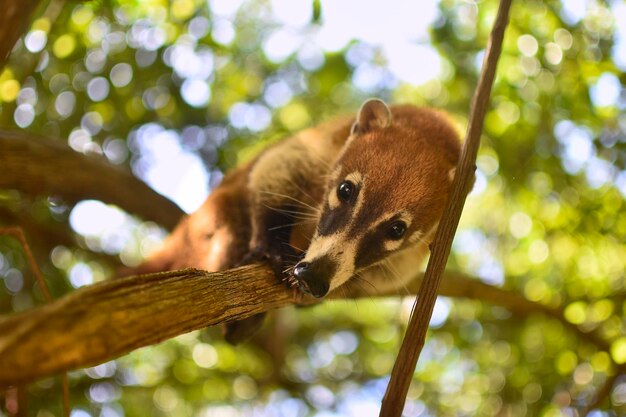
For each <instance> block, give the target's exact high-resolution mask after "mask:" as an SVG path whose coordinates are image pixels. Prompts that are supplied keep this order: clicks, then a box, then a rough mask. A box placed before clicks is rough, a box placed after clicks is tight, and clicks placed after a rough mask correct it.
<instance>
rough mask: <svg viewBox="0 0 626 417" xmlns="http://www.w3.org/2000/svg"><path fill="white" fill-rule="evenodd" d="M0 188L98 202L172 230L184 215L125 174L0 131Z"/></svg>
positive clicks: (54, 145)
mask: <svg viewBox="0 0 626 417" xmlns="http://www.w3.org/2000/svg"><path fill="white" fill-rule="evenodd" d="M0 166H2V175H0V188H13V189H17V190H19V191H21V192H23V193H25V194H30V195H51V194H55V195H60V196H62V197H63V198H64V199H65V200H67V201H70V202H74V201H78V200H82V199H92V198H93V199H97V200H102V201H104V202H107V203H112V204H115V205H117V206H119V207H121V208H123V209H124V210H126V211H128V212H129V213H133V214H137V215H139V216H141V217H142V218H145V219H149V220H153V221H155V222H157V223H159V224H160V225H162V226H164V227H166V228H168V229H172V228H173V227H174V226H175V225H176V224H177V223H178V221H179V220H180V218H181V217H182V215H183V211H182V210H181V209H180V208H179V207H178V206H176V205H175V204H174V203H172V202H171V201H170V200H168V199H167V198H165V197H163V196H162V195H160V194H159V193H157V192H155V191H154V190H152V189H151V188H150V187H148V186H147V185H146V184H145V183H143V182H142V181H141V180H139V179H138V178H136V177H135V176H133V175H132V174H131V173H130V172H129V171H128V170H126V169H123V168H121V167H118V166H115V165H113V164H110V163H108V162H106V161H105V160H104V159H103V158H99V157H95V156H88V155H83V154H81V153H78V152H75V151H74V150H72V149H71V148H69V147H68V146H65V145H64V144H62V143H61V142H60V141H54V140H50V139H46V138H42V137H34V136H33V135H31V134H29V133H25V132H19V131H7V130H0Z"/></svg>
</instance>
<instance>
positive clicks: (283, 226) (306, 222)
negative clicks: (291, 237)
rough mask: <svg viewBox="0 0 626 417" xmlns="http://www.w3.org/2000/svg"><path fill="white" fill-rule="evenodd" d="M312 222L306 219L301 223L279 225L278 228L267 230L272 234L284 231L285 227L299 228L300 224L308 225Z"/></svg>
mask: <svg viewBox="0 0 626 417" xmlns="http://www.w3.org/2000/svg"><path fill="white" fill-rule="evenodd" d="M313 222H314V220H312V219H308V220H305V221H301V222H295V223H289V224H281V225H280V226H274V227H270V228H268V229H267V230H268V231H270V232H273V231H274V230H280V229H284V228H286V227H292V226H300V225H302V224H308V223H313Z"/></svg>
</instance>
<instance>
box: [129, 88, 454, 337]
mask: <svg viewBox="0 0 626 417" xmlns="http://www.w3.org/2000/svg"><path fill="white" fill-rule="evenodd" d="M459 154H460V141H459V137H458V135H457V133H456V130H455V129H454V128H453V127H452V126H451V124H450V123H449V121H448V120H447V117H446V115H445V114H443V113H441V112H439V111H436V110H432V109H426V108H418V107H415V106H412V105H396V106H391V107H389V106H387V104H385V103H384V102H383V101H381V100H379V99H370V100H368V101H366V102H365V103H364V104H363V105H362V106H361V108H360V110H359V112H358V114H357V115H356V117H355V116H352V117H344V118H339V119H336V120H333V121H330V122H327V123H324V124H321V125H319V126H317V127H314V128H311V129H307V130H304V131H302V132H300V133H297V134H296V135H294V136H291V137H289V138H286V139H284V140H282V141H280V142H278V143H276V144H275V145H273V146H271V147H269V148H268V149H266V150H265V151H264V152H262V153H261V154H260V155H258V156H257V157H256V158H255V159H253V160H252V161H251V162H248V163H246V164H244V165H243V166H240V167H238V168H236V169H235V170H234V171H232V172H230V173H228V174H227V175H226V176H225V178H224V180H223V182H222V183H221V185H219V186H218V187H217V188H216V189H215V190H214V191H213V192H212V194H211V195H210V196H209V197H208V198H207V200H206V201H205V202H204V203H203V205H202V206H201V208H200V209H199V210H198V211H196V212H195V213H193V214H191V215H190V216H188V217H186V218H185V219H183V220H182V221H181V223H180V224H179V225H178V226H177V228H176V229H175V230H174V232H173V233H172V234H171V236H170V237H169V238H168V239H167V240H166V242H165V244H164V247H163V249H162V250H161V251H159V252H158V253H156V254H155V255H154V256H153V257H152V258H151V259H150V260H148V261H147V262H146V263H145V264H143V265H142V266H141V267H140V268H139V269H138V270H137V271H135V272H136V273H146V272H153V271H160V270H168V269H178V268H184V267H195V268H201V269H205V270H208V271H217V270H224V269H228V268H232V267H235V266H238V265H241V264H245V263H250V262H254V261H258V260H265V261H267V262H269V263H270V265H271V266H272V267H273V269H274V272H275V274H276V276H277V278H278V279H280V280H282V281H284V282H285V283H286V284H287V285H288V286H290V287H298V288H299V289H300V290H302V291H303V292H305V293H308V294H311V295H313V296H314V297H318V298H319V297H324V296H325V295H327V294H328V293H329V292H330V291H333V290H335V289H338V288H342V289H343V290H345V291H350V290H351V288H352V287H353V284H355V283H356V284H358V283H359V282H360V283H363V282H367V284H368V290H369V292H370V293H375V292H376V291H377V290H389V289H390V288H392V289H393V288H402V286H403V285H405V284H406V282H407V280H408V279H410V278H411V277H413V276H415V273H416V269H417V268H418V266H419V263H420V261H421V260H422V259H423V258H424V257H425V255H426V253H427V251H428V244H429V243H430V241H431V239H432V236H433V234H434V230H435V228H436V225H437V224H438V221H439V219H440V217H441V214H442V211H443V207H444V204H445V202H446V199H447V198H448V194H449V192H450V188H451V183H452V178H453V175H454V169H455V167H456V164H457V161H458V158H459ZM386 272H389V273H386ZM248 321H249V323H252V325H251V326H244V325H243V324H245V323H242V322H236V323H230V324H228V325H227V331H226V336H227V339H229V340H231V341H236V340H237V339H240V338H244V337H245V333H248V332H249V330H250V329H246V327H254V326H255V321H254V320H250V319H248Z"/></svg>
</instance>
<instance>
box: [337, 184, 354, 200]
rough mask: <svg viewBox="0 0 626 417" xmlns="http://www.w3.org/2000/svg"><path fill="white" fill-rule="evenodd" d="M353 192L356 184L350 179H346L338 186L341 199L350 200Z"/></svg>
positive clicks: (338, 194) (338, 195)
mask: <svg viewBox="0 0 626 417" xmlns="http://www.w3.org/2000/svg"><path fill="white" fill-rule="evenodd" d="M353 193H354V184H352V183H351V182H350V181H344V182H342V183H341V184H339V187H337V197H339V199H340V200H342V201H348V200H350V197H352V194H353Z"/></svg>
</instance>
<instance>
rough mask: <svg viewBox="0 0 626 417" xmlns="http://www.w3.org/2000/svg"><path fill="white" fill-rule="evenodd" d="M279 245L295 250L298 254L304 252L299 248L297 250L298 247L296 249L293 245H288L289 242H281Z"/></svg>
mask: <svg viewBox="0 0 626 417" xmlns="http://www.w3.org/2000/svg"><path fill="white" fill-rule="evenodd" d="M281 243H282V244H283V245H286V246H289V247H290V248H292V249H295V250H297V251H299V252H304V249H301V248H299V247H297V246H295V245H292V244H291V243H289V242H281Z"/></svg>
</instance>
